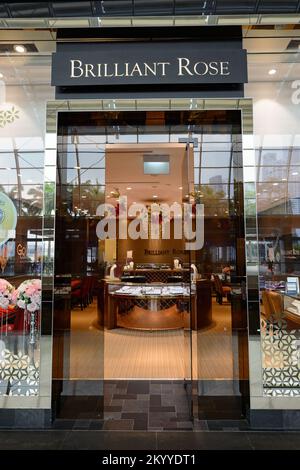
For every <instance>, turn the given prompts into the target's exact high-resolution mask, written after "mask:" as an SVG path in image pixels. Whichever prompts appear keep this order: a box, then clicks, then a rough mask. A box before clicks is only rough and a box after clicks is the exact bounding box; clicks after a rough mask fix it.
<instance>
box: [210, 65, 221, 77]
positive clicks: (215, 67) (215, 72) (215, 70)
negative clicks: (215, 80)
mask: <svg viewBox="0 0 300 470" xmlns="http://www.w3.org/2000/svg"><path fill="white" fill-rule="evenodd" d="M218 73H219V69H218V62H210V64H209V75H218Z"/></svg>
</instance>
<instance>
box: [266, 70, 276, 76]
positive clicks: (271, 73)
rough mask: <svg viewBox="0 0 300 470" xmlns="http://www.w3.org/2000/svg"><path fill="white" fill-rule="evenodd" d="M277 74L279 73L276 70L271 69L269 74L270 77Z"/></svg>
mask: <svg viewBox="0 0 300 470" xmlns="http://www.w3.org/2000/svg"><path fill="white" fill-rule="evenodd" d="M275 73H277V70H276V69H270V70H269V72H268V74H269V75H275Z"/></svg>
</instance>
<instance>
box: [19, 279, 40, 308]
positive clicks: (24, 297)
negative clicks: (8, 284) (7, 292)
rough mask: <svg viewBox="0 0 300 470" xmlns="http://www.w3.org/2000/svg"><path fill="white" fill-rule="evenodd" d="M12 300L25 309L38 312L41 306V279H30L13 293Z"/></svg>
mask: <svg viewBox="0 0 300 470" xmlns="http://www.w3.org/2000/svg"><path fill="white" fill-rule="evenodd" d="M12 302H13V303H14V304H15V305H17V306H18V307H19V308H21V309H23V310H27V311H28V312H31V313H33V312H36V311H38V310H40V308H41V280H40V279H28V280H27V281H24V282H22V284H20V285H19V287H18V288H17V289H16V290H15V291H14V292H13V294H12Z"/></svg>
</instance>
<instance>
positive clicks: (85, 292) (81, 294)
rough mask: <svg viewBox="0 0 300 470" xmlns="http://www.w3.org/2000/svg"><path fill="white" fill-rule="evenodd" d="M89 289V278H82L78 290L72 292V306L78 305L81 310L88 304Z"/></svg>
mask: <svg viewBox="0 0 300 470" xmlns="http://www.w3.org/2000/svg"><path fill="white" fill-rule="evenodd" d="M89 289H90V280H89V277H84V278H83V279H82V281H81V284H80V289H76V290H74V291H72V294H71V298H72V305H73V306H74V305H76V304H79V305H80V308H81V310H83V309H84V308H85V307H87V306H88V304H89Z"/></svg>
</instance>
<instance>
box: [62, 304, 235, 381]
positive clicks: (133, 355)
mask: <svg viewBox="0 0 300 470" xmlns="http://www.w3.org/2000/svg"><path fill="white" fill-rule="evenodd" d="M95 319H96V303H93V304H91V305H90V306H89V307H87V308H86V309H84V310H83V311H81V310H80V308H75V309H74V310H73V311H72V320H71V337H70V347H71V357H70V377H71V378H73V379H80V378H90V379H95V378H101V377H102V376H103V375H102V374H103V357H102V353H101V351H102V341H103V333H102V332H101V331H99V330H98V329H97V328H95V327H94V326H93V325H94V322H95ZM234 342H235V338H234V337H233V336H232V333H231V311H230V304H226V303H225V304H223V305H219V304H218V303H216V301H215V299H213V324H212V326H211V327H209V328H207V329H204V330H201V331H198V334H197V333H196V332H193V375H194V377H195V378H196V377H198V378H203V379H220V378H223V379H230V378H234V376H235V373H234V364H233V353H232V351H233V349H235V344H234ZM196 352H197V354H196ZM197 357H198V361H197ZM184 376H185V373H184V333H183V331H182V330H170V331H154V332H151V331H137V330H127V329H123V328H117V329H113V330H107V331H105V332H104V377H105V378H106V379H130V378H131V379H182V378H183V377H184Z"/></svg>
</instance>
